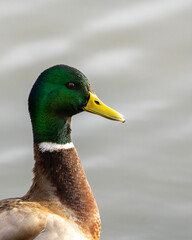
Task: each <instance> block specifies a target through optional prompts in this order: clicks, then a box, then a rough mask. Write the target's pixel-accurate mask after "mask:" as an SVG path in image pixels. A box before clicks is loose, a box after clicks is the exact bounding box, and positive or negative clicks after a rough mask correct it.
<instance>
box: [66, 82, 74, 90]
mask: <svg viewBox="0 0 192 240" xmlns="http://www.w3.org/2000/svg"><path fill="white" fill-rule="evenodd" d="M66 87H67V88H68V89H76V85H75V83H73V82H68V83H67V84H66Z"/></svg>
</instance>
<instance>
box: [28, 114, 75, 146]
mask: <svg viewBox="0 0 192 240" xmlns="http://www.w3.org/2000/svg"><path fill="white" fill-rule="evenodd" d="M37 116H38V117H36V118H32V126H33V137H34V142H35V143H41V142H52V143H58V144H66V143H70V142H71V117H60V116H50V115H49V116H46V115H45V114H42V115H40V114H38V115H37Z"/></svg>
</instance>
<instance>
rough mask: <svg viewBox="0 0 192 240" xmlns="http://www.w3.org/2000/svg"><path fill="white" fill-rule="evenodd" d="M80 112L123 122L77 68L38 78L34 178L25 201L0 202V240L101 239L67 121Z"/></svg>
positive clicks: (33, 97)
mask: <svg viewBox="0 0 192 240" xmlns="http://www.w3.org/2000/svg"><path fill="white" fill-rule="evenodd" d="M98 107H100V108H101V109H99V108H98ZM83 110H86V111H89V112H93V113H96V114H99V115H102V116H104V117H107V118H111V119H113V120H117V121H122V122H123V121H124V119H123V117H122V115H120V114H119V113H117V112H115V111H114V110H112V109H110V108H108V107H107V106H105V105H104V104H103V103H102V102H101V101H100V100H99V99H98V98H97V97H96V96H95V95H94V94H92V93H91V90H90V85H89V83H88V80H87V78H86V77H85V76H84V75H83V74H82V73H81V72H79V71H78V70H77V69H74V68H71V67H68V66H65V65H57V66H54V67H52V68H50V69H48V70H45V71H44V72H43V73H42V74H41V75H40V76H39V78H38V79H37V81H36V83H35V84H34V86H33V88H32V91H31V93H30V97H29V112H30V116H31V121H32V127H33V136H34V159H35V166H34V169H33V172H34V179H33V183H32V186H31V188H30V189H29V191H28V192H27V193H26V195H25V196H23V197H21V198H15V199H5V200H2V201H0V240H32V239H35V240H99V239H100V229H101V223H100V216H99V211H98V207H97V204H96V201H95V198H94V196H93V193H92V191H91V188H90V186H89V184H88V181H87V178H86V176H85V172H84V170H83V167H82V165H81V162H80V160H79V157H78V154H77V151H76V149H75V147H74V145H73V143H72V141H71V127H70V125H71V117H72V115H74V114H76V113H79V112H81V111H83Z"/></svg>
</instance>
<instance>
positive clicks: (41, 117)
mask: <svg viewBox="0 0 192 240" xmlns="http://www.w3.org/2000/svg"><path fill="white" fill-rule="evenodd" d="M82 111H88V112H91V113H94V114H98V115H101V116H103V117H106V118H108V119H111V120H115V121H120V122H124V121H125V119H124V117H123V116H122V115H121V114H120V113H118V112H117V111H115V110H113V109H111V108H109V107H107V106H106V105H105V104H104V103H102V101H101V100H100V99H99V98H98V97H97V96H96V95H95V94H94V93H93V92H92V90H91V88H90V84H89V82H88V79H87V78H86V76H85V75H84V74H83V73H81V72H80V71H79V70H77V69H75V68H72V67H69V66H66V65H56V66H53V67H51V68H49V69H47V70H45V71H44V72H42V73H41V74H40V76H39V77H38V79H37V81H36V82H35V84H34V85H33V88H32V90H31V93H30V95H29V112H30V116H31V121H32V126H33V135H34V142H35V143H40V142H55V143H60V144H61V143H68V142H71V135H70V132H71V130H70V121H71V117H72V116H73V115H75V114H77V113H79V112H82Z"/></svg>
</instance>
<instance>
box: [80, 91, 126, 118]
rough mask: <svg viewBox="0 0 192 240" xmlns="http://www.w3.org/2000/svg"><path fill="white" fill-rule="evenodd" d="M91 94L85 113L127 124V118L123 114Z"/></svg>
mask: <svg viewBox="0 0 192 240" xmlns="http://www.w3.org/2000/svg"><path fill="white" fill-rule="evenodd" d="M89 94H90V98H89V101H88V103H87V105H86V107H85V108H84V110H85V111H88V112H91V113H94V114H97V115H100V116H102V117H105V118H108V119H111V120H115V121H120V122H125V118H124V117H123V115H122V114H121V113H119V112H117V111H115V110H113V109H112V108H110V107H108V106H106V105H105V104H104V103H103V102H102V101H101V100H100V99H99V98H98V97H97V96H96V95H95V94H93V93H91V92H89Z"/></svg>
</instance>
